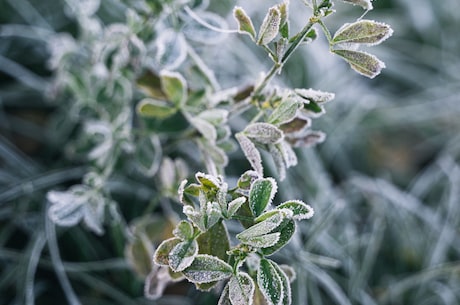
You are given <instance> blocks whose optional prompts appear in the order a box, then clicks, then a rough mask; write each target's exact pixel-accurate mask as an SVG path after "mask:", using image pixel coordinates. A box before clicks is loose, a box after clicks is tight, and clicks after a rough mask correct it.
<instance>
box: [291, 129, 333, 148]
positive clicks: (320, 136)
mask: <svg viewBox="0 0 460 305" xmlns="http://www.w3.org/2000/svg"><path fill="white" fill-rule="evenodd" d="M325 139H326V134H325V133H324V132H322V131H315V130H310V131H309V132H307V133H306V134H305V135H303V136H301V137H298V138H290V139H288V142H289V143H291V145H292V146H293V147H310V146H314V145H316V144H319V143H322V142H324V140H325Z"/></svg>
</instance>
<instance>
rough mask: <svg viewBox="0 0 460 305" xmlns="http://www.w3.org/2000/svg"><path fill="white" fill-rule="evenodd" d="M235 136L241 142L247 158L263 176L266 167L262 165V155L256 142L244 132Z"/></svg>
mask: <svg viewBox="0 0 460 305" xmlns="http://www.w3.org/2000/svg"><path fill="white" fill-rule="evenodd" d="M235 138H236V139H237V140H238V143H240V146H241V149H242V150H243V153H244V155H245V156H246V159H248V161H249V164H251V166H252V168H253V169H254V170H255V171H256V172H257V174H259V175H260V176H263V173H264V169H263V167H262V157H261V156H260V152H259V151H258V150H257V148H256V146H255V145H254V143H252V141H251V140H249V138H248V137H247V136H245V135H244V134H243V133H237V134H236V135H235Z"/></svg>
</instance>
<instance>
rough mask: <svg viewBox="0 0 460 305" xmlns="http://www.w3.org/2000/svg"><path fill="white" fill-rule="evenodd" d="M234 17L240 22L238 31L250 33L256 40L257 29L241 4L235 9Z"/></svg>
mask: <svg viewBox="0 0 460 305" xmlns="http://www.w3.org/2000/svg"><path fill="white" fill-rule="evenodd" d="M233 17H235V20H236V22H237V23H238V32H239V33H242V34H248V35H249V36H251V38H252V40H254V41H255V40H256V30H255V28H254V25H253V24H252V21H251V18H250V17H249V16H248V15H247V14H246V12H245V11H244V10H243V8H242V7H240V6H235V8H234V9H233Z"/></svg>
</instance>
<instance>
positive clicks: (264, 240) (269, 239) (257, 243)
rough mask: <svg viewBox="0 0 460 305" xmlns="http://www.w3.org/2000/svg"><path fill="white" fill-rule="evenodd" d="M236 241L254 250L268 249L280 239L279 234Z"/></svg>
mask: <svg viewBox="0 0 460 305" xmlns="http://www.w3.org/2000/svg"><path fill="white" fill-rule="evenodd" d="M238 239H239V240H240V241H241V242H242V243H244V244H246V245H250V246H252V247H255V248H268V247H271V246H273V245H275V244H276V243H277V242H278V241H279V239H280V233H279V232H276V233H269V234H265V235H257V236H249V237H241V236H240V237H238Z"/></svg>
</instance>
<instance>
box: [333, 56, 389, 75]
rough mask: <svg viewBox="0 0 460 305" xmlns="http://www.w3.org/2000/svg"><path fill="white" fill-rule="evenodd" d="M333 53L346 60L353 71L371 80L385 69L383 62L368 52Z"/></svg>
mask: <svg viewBox="0 0 460 305" xmlns="http://www.w3.org/2000/svg"><path fill="white" fill-rule="evenodd" d="M332 52H333V53H335V54H337V55H339V56H340V57H342V58H343V59H345V61H346V62H348V63H349V64H350V67H351V68H352V69H353V70H355V71H356V72H358V73H359V74H361V75H364V76H366V77H369V78H374V77H376V76H377V75H379V74H380V72H381V71H382V69H383V68H385V64H384V63H383V62H382V61H380V60H379V59H378V58H377V57H375V56H374V55H371V54H369V53H366V52H359V51H352V50H332Z"/></svg>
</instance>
